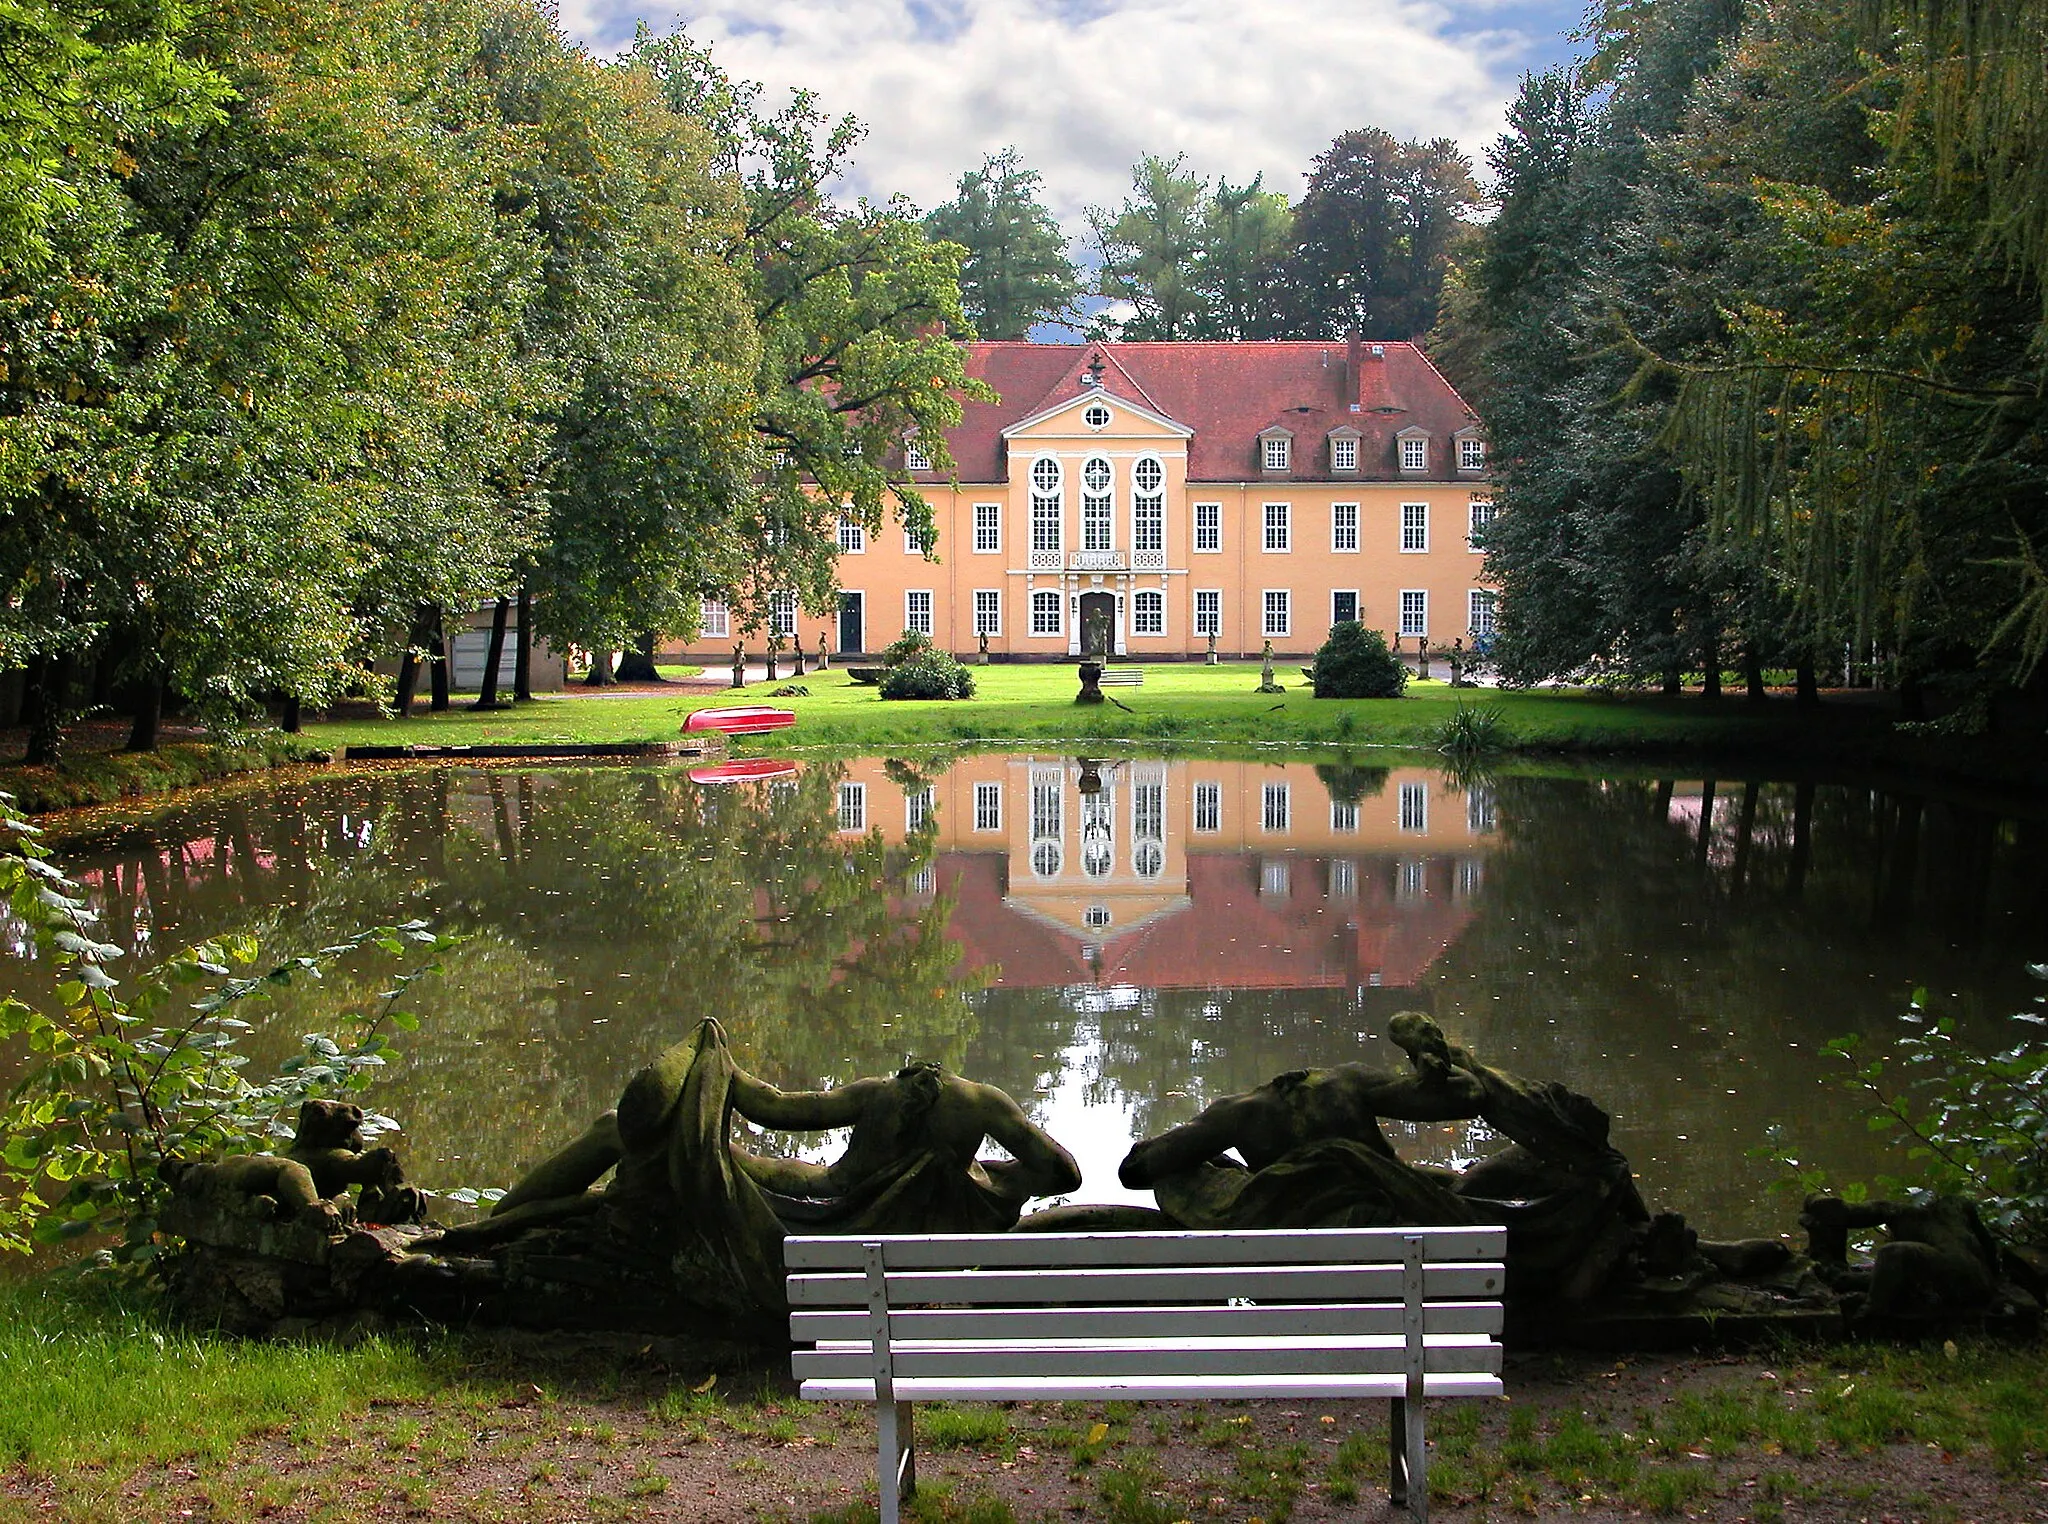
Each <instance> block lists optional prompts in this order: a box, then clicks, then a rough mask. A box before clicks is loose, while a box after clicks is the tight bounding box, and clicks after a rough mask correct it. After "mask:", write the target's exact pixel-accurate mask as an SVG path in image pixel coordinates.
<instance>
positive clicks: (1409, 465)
mask: <svg viewBox="0 0 2048 1524" xmlns="http://www.w3.org/2000/svg"><path fill="white" fill-rule="evenodd" d="M1401 469H1402V470H1403V471H1427V470H1428V469H1429V436H1428V435H1426V434H1425V435H1422V436H1420V437H1418V438H1409V439H1404V440H1402V441H1401Z"/></svg>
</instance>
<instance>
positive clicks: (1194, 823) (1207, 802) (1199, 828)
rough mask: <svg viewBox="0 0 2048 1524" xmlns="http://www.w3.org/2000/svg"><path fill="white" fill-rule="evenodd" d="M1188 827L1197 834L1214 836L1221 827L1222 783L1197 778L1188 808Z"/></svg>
mask: <svg viewBox="0 0 2048 1524" xmlns="http://www.w3.org/2000/svg"><path fill="white" fill-rule="evenodd" d="M1188 825H1189V829H1191V830H1192V831H1194V833H1195V834H1196V835H1198V836H1214V835H1215V834H1216V833H1217V832H1219V831H1221V830H1222V829H1223V785H1222V784H1221V783H1218V782H1215V781H1213V780H1207V779H1198V780H1197V781H1196V783H1195V787H1194V795H1193V804H1192V807H1191V808H1190V810H1189V820H1188Z"/></svg>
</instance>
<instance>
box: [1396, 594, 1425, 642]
mask: <svg viewBox="0 0 2048 1524" xmlns="http://www.w3.org/2000/svg"><path fill="white" fill-rule="evenodd" d="M1401 633H1402V634H1403V635H1427V634H1428V633H1429V594H1428V593H1427V592H1425V591H1423V590H1422V589H1421V588H1417V587H1404V588H1402V589H1401Z"/></svg>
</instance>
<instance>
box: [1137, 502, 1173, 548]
mask: <svg viewBox="0 0 2048 1524" xmlns="http://www.w3.org/2000/svg"><path fill="white" fill-rule="evenodd" d="M1131 549H1132V550H1164V549H1166V499H1165V498H1163V497H1160V496H1158V495H1157V494H1145V493H1141V494H1140V495H1139V496H1138V497H1137V498H1136V499H1135V500H1134V501H1133V503H1132V505H1131Z"/></svg>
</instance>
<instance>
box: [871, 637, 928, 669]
mask: <svg viewBox="0 0 2048 1524" xmlns="http://www.w3.org/2000/svg"><path fill="white" fill-rule="evenodd" d="M933 649H935V648H934V647H933V645H932V638H931V636H929V635H927V634H925V633H924V631H922V630H905V631H904V632H903V633H902V634H901V635H898V636H897V637H896V638H895V639H894V640H892V641H890V642H889V645H888V648H887V649H886V650H884V651H883V652H882V665H883V666H885V667H894V666H898V665H900V664H902V663H903V662H906V661H909V660H910V658H911V657H913V656H921V655H923V654H924V653H925V652H926V651H930V650H933Z"/></svg>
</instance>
